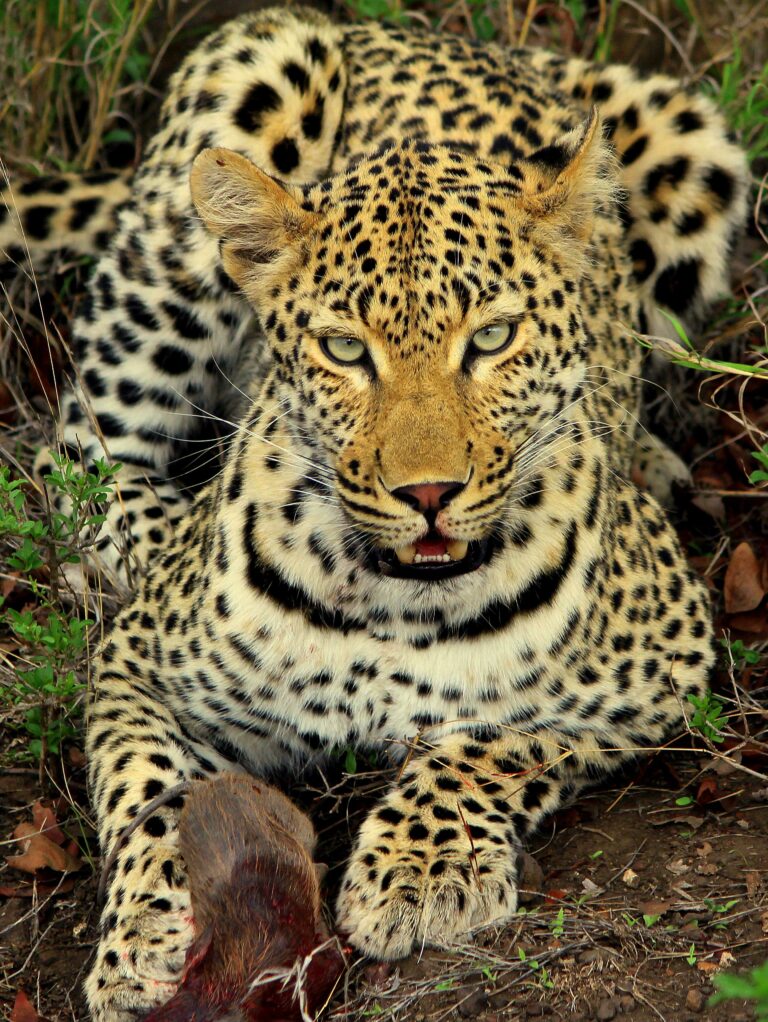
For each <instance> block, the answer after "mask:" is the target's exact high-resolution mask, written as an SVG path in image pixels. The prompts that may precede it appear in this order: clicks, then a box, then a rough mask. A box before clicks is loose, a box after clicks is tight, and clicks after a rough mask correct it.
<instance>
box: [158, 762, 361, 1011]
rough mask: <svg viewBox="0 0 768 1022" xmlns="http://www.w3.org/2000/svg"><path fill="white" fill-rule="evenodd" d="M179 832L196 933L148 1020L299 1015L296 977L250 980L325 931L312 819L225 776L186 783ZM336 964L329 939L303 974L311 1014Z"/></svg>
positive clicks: (278, 797)
mask: <svg viewBox="0 0 768 1022" xmlns="http://www.w3.org/2000/svg"><path fill="white" fill-rule="evenodd" d="M179 838H180V847H181V852H182V855H183V857H184V860H185V862H186V864H187V870H188V873H189V883H190V890H191V897H192V909H193V913H194V919H195V930H196V934H197V936H196V939H195V942H194V943H193V944H192V946H191V947H190V949H189V952H188V954H187V963H186V966H185V971H184V976H183V979H182V981H181V984H180V986H179V989H178V991H177V992H176V994H175V995H174V996H173V997H172V998H171V999H170V1000H169V1001H168V1002H167V1003H166V1004H164V1005H162V1006H161V1007H159V1008H156V1009H155V1010H154V1011H153V1012H151V1013H150V1015H149V1016H147V1019H146V1020H145V1022H209V1020H210V1022H214V1020H216V1019H222V1020H223V1019H225V1018H226V1019H227V1020H232V1022H240V1020H243V1022H277V1020H281V1022H293V1020H294V1019H295V1020H297V1022H298V1020H300V1019H301V1012H300V1009H299V1004H298V1001H297V1000H296V999H295V998H294V981H293V979H291V980H290V981H289V982H288V983H287V984H286V985H285V987H283V985H282V983H281V982H280V981H279V980H278V981H272V982H268V983H265V984H263V985H257V986H253V987H252V984H253V983H254V981H255V980H258V978H259V977H260V976H261V975H263V973H265V972H266V971H268V970H280V969H282V970H288V969H290V968H291V967H292V966H293V965H294V963H295V962H296V961H297V959H298V960H302V959H304V958H306V957H307V956H308V955H310V954H311V953H312V952H313V951H315V950H316V949H317V948H318V947H319V946H320V945H322V944H323V943H324V942H325V941H326V940H327V939H328V933H327V930H326V929H325V927H324V925H323V922H322V919H321V915H320V908H321V902H320V890H319V883H318V874H317V868H316V867H315V864H314V863H313V861H312V852H313V851H314V846H315V834H314V830H313V829H312V824H311V823H310V821H309V819H308V818H307V817H306V816H305V815H304V814H303V813H302V812H300V811H299V810H298V809H297V808H296V806H294V805H293V803H292V802H291V801H290V800H289V799H288V798H286V796H285V795H283V794H282V793H281V792H279V791H277V790H276V789H275V788H272V787H270V786H269V785H267V784H263V783H261V782H260V781H258V782H257V781H254V780H252V779H251V778H247V777H241V776H237V775H234V774H227V775H223V776H222V777H219V778H216V779H215V780H212V781H199V782H195V783H194V784H192V785H191V787H190V792H189V794H188V796H187V801H186V804H185V807H184V810H183V812H182V815H181V820H180V823H179ZM343 968H344V958H343V955H342V952H341V951H340V950H339V947H338V946H337V945H336V944H335V943H329V944H328V946H327V947H326V948H323V949H322V950H321V951H317V952H316V954H315V955H314V956H313V957H312V960H311V964H310V965H309V968H308V969H307V972H306V978H305V982H304V989H305V992H306V997H307V1009H308V1011H309V1012H310V1013H311V1014H314V1013H315V1012H317V1011H318V1010H319V1009H320V1008H321V1007H322V1006H323V1004H324V1003H325V1001H326V999H327V997H328V996H329V994H330V993H331V991H332V989H333V987H334V985H335V983H336V981H337V980H338V978H339V976H340V975H341V972H342V970H343Z"/></svg>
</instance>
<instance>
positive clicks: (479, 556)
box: [369, 531, 492, 582]
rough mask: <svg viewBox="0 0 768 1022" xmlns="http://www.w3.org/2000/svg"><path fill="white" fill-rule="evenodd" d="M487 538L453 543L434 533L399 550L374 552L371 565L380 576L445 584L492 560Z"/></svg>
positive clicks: (376, 550) (375, 550) (371, 555)
mask: <svg viewBox="0 0 768 1022" xmlns="http://www.w3.org/2000/svg"><path fill="white" fill-rule="evenodd" d="M491 553H492V548H491V543H489V541H488V540H487V539H480V540H472V541H471V542H466V541H464V540H449V539H446V538H445V537H444V536H441V535H440V533H438V532H435V531H430V532H428V533H427V535H426V536H424V537H422V538H421V539H420V540H417V541H416V542H415V543H409V544H408V545H407V546H403V547H399V548H398V549H396V550H379V549H374V550H373V551H372V552H371V554H370V557H369V563H370V566H371V568H372V570H374V571H375V572H377V574H379V575H385V576H386V577H388V578H409V579H414V580H415V581H419V582H441V581H442V580H443V579H446V578H456V577H457V576H458V575H467V574H469V572H472V571H477V569H478V568H480V567H482V566H483V565H484V564H486V563H487V562H488V560H489V559H490V557H491Z"/></svg>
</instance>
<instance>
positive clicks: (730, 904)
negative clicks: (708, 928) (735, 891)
mask: <svg viewBox="0 0 768 1022" xmlns="http://www.w3.org/2000/svg"><path fill="white" fill-rule="evenodd" d="M704 904H705V906H706V907H707V909H708V910H709V911H710V912H711V913H712V914H713V915H714V916H715V917H717V916H725V915H727V914H728V913H729V912H730V911H731V909H732V908H734V907H735V906H736V905H738V904H739V899H738V898H732V899H731V900H730V901H724V902H722V903H720V902H717V901H713V900H712V898H705V899H704ZM727 928H728V921H727V920H725V919H722V920H720V921H715V922H713V923H712V929H713V930H725V929H727Z"/></svg>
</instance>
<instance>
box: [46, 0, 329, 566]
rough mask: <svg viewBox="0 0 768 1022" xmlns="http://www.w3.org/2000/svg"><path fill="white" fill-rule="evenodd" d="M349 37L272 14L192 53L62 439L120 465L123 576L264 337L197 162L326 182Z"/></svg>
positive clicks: (112, 261)
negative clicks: (175, 470) (221, 243)
mask: <svg viewBox="0 0 768 1022" xmlns="http://www.w3.org/2000/svg"><path fill="white" fill-rule="evenodd" d="M337 37H338V30H337V29H336V28H335V27H334V26H333V25H331V23H330V22H329V21H327V19H325V18H324V17H323V16H322V15H319V14H316V13H313V12H311V11H304V12H299V13H298V14H297V13H294V12H290V11H285V10H280V9H278V8H275V9H272V10H268V11H261V12H257V13H254V14H251V15H245V16H243V17H242V18H240V19H236V20H235V21H233V22H232V23H230V24H228V25H225V26H224V27H223V28H222V29H221V30H219V31H218V32H216V33H215V34H214V35H213V36H211V37H209V38H208V39H206V40H205V41H204V42H203V43H202V44H201V46H200V47H198V49H197V50H195V51H194V52H193V53H192V54H190V56H189V57H188V58H187V59H186V60H185V62H184V63H183V64H182V66H181V68H180V70H179V71H178V72H177V74H175V75H174V76H173V78H172V80H171V83H170V87H169V93H168V96H167V98H166V100H165V102H164V104H163V107H162V110H161V115H160V129H159V131H158V133H157V135H156V136H155V137H154V138H153V140H152V142H151V143H150V145H149V146H148V148H147V151H146V156H145V159H144V162H143V163H142V165H141V167H140V168H139V170H138V171H137V173H136V176H135V179H134V182H133V188H132V195H131V198H130V199H129V200H128V201H127V202H126V203H125V204H124V205H123V208H122V209H121V210H120V213H119V216H118V223H117V228H116V231H115V236H114V239H113V241H112V244H111V246H110V248H109V250H108V251H107V252H106V253H105V254H104V255H103V256H102V257H101V258H100V260H99V261H98V263H97V265H96V267H95V269H94V271H93V274H92V277H91V281H90V285H89V293H88V296H87V300H86V301H85V302H84V303H83V310H82V312H81V313H80V315H79V316H78V317H77V319H76V321H75V324H74V327H73V336H74V340H75V349H76V350H75V353H76V362H77V366H76V385H75V387H74V390H73V391H72V392H70V393H68V394H67V396H66V397H65V399H64V401H63V407H62V426H61V441H62V445H63V446H64V447H65V449H66V450H67V452H68V453H70V454H71V455H73V456H74V457H79V456H80V455H82V458H83V460H84V462H85V463H86V464H89V463H90V462H92V461H93V460H94V459H96V458H100V457H105V456H106V457H107V458H108V459H109V460H110V461H112V462H120V463H121V464H122V465H123V470H122V473H121V474H120V476H119V477H118V482H119V486H120V489H121V491H122V492H121V493H118V494H117V499H116V501H115V504H114V506H113V508H112V509H111V510H110V512H109V514H108V516H107V521H106V523H105V526H104V536H105V540H106V542H105V543H103V544H101V549H100V550H99V554H100V556H101V558H102V559H103V560H104V561H105V562H107V564H108V565H109V566H111V567H113V568H114V570H115V571H116V572H117V573H118V575H120V576H121V577H123V578H125V577H126V575H127V567H128V566H129V564H130V559H132V560H133V561H134V564H143V563H146V561H147V559H148V557H149V556H150V555H151V553H152V551H153V550H156V549H157V548H158V547H162V546H163V545H164V543H165V541H166V537H167V532H168V525H171V526H172V525H173V523H174V521H175V518H176V517H177V512H178V511H180V510H181V508H180V507H179V506H178V504H176V505H173V504H171V503H170V502H169V500H168V497H169V496H170V495H172V493H173V489H174V480H172V479H171V478H169V476H170V474H171V470H169V467H168V466H169V462H171V461H172V460H173V458H174V456H175V452H176V451H177V449H178V447H179V446H180V445H181V446H183V445H184V443H195V442H197V438H198V437H199V426H200V424H201V423H202V422H206V420H207V419H208V421H210V420H209V418H208V417H210V416H211V415H212V414H214V413H215V410H216V408H218V407H219V405H220V403H221V399H222V396H223V395H224V394H226V392H227V391H228V390H229V389H230V388H232V387H237V386H239V385H240V383H239V381H238V380H234V381H232V380H231V376H232V372H233V371H234V370H235V367H236V366H237V363H238V360H239V358H240V350H241V347H242V346H243V345H244V344H247V343H249V342H251V341H252V342H254V343H258V331H254V329H253V318H252V313H251V311H250V309H249V308H248V307H247V306H246V304H245V302H244V301H243V300H242V299H241V297H240V296H239V294H238V293H236V290H237V289H236V287H235V285H234V284H233V282H232V281H231V280H229V279H228V278H227V277H226V275H225V274H224V272H223V270H222V269H221V266H220V259H219V253H218V243H217V241H216V240H215V239H214V238H213V237H212V236H211V235H209V234H208V232H207V230H206V228H205V227H204V225H203V224H202V223H201V221H200V219H199V217H198V215H197V213H196V212H195V210H194V208H193V207H192V204H191V198H190V191H189V170H190V167H191V164H192V161H193V160H194V158H195V156H196V155H197V154H198V153H199V152H200V151H201V150H202V149H205V148H207V147H213V146H223V147H228V148H231V149H236V150H238V151H240V152H243V153H245V154H247V155H248V156H249V157H250V158H251V159H252V160H253V161H254V162H255V163H257V164H258V165H259V166H261V167H263V168H264V169H265V170H266V171H268V172H269V173H271V174H273V175H275V176H279V177H281V178H282V179H285V180H287V181H289V182H293V183H297V182H302V181H312V180H316V179H317V178H318V176H319V175H321V174H322V173H324V172H325V171H326V170H327V168H328V166H329V164H330V161H331V158H332V155H333V152H334V148H335V146H336V144H337V142H336V134H337V129H338V127H339V124H340V120H341V115H342V107H343V97H344V85H345V72H344V64H343V55H342V52H341V48H340V45H339V41H338V38H337ZM213 57H215V59H213ZM297 80H300V81H301V88H298V87H297V85H296V81H297ZM220 426H221V428H222V431H223V432H224V433H225V434H226V433H231V432H232V431H233V430H234V429H235V428H236V425H235V423H234V422H232V423H226V422H220ZM166 484H168V485H166ZM126 545H127V546H128V548H129V552H130V559H126V556H125V547H126Z"/></svg>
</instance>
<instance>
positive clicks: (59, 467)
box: [0, 451, 119, 775]
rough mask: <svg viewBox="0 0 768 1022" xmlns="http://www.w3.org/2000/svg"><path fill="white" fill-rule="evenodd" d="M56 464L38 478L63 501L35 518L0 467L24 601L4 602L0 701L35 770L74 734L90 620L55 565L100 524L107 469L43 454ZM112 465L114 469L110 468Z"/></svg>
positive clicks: (25, 494) (12, 562)
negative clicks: (9, 663)
mask: <svg viewBox="0 0 768 1022" xmlns="http://www.w3.org/2000/svg"><path fill="white" fill-rule="evenodd" d="M51 457H52V458H53V460H54V462H55V464H56V469H55V470H54V471H53V472H51V473H50V474H49V475H48V476H46V479H45V482H46V484H47V486H48V492H49V493H50V494H58V495H60V496H61V497H63V498H64V505H65V507H66V510H61V511H53V510H50V509H49V510H48V511H47V512H46V513H45V514H43V515H42V516H40V515H39V509H35V508H33V507H32V506H30V501H29V484H28V483H27V482H26V481H25V480H23V479H20V478H14V477H13V475H12V474H11V471H10V469H9V468H8V467H7V466H2V467H0V542H2V543H3V545H4V546H5V547H6V548H10V553H9V554H8V555H7V557H6V558H5V560H6V563H7V564H8V566H9V568H10V569H11V570H12V571H14V572H17V573H18V583H17V584H19V585H21V586H23V587H26V588H27V589H28V592H29V600H28V601H25V603H24V605H23V606H22V607H21V609H14V608H11V607H4V606H3V604H4V600H3V599H2V598H0V625H2V626H4V627H5V629H7V631H8V632H9V633H10V637H11V639H12V643H13V645H15V646H17V647H18V649H19V650H20V651H23V652H18V653H16V654H15V655H14V661H13V676H12V679H13V680H12V681H11V682H10V683H9V684H7V685H4V686H3V687H2V688H0V706H1V707H2V708H3V709H5V710H9V709H10V710H12V711H14V713H16V712H17V711H21V714H22V723H21V724H20V725H12V726H16V727H17V728H19V729H20V730H22V731H23V732H26V734H27V735H28V737H29V742H28V744H27V746H26V749H25V750H24V751H23V752H22V753H21V756H22V758H25V759H36V760H38V762H39V764H40V770H41V775H42V773H43V772H44V769H45V766H46V763H47V760H48V757H49V756H57V755H59V753H60V752H61V745H62V742H64V741H65V740H66V739H68V738H71V737H73V736H74V735H75V734H76V727H75V725H74V717H75V716H76V715H77V712H78V707H79V699H78V696H79V694H80V693H81V691H82V690H83V688H84V684H83V682H82V681H80V679H79V677H78V673H77V667H78V665H79V664H80V663H81V661H82V659H83V657H84V655H85V654H86V653H87V647H88V629H89V627H90V626H91V625H92V624H93V621H92V620H91V619H90V618H88V617H86V616H84V615H83V614H82V613H81V609H80V608H73V606H72V600H71V599H68V598H66V594H64V593H62V592H61V590H60V587H59V569H60V567H61V565H65V564H77V563H79V562H80V561H81V559H82V556H83V554H84V552H85V551H86V549H87V548H88V546H89V545H90V543H91V542H92V540H93V535H94V532H93V530H94V528H95V527H97V526H99V525H100V524H101V523H102V522H103V521H104V516H103V515H102V514H101V513H100V512H99V511H98V508H97V505H98V504H99V503H101V502H103V501H105V500H106V499H107V498H108V497H109V495H110V493H111V487H110V486H109V485H108V480H109V478H110V476H111V475H112V474H113V472H114V471H115V468H113V467H111V466H110V465H108V464H107V463H106V462H104V461H98V462H96V464H95V466H94V471H93V472H83V471H81V470H80V469H79V468H78V467H77V466H76V465H75V464H74V463H73V462H72V461H69V460H68V459H67V458H65V457H63V456H61V455H59V454H57V453H56V452H53V451H52V452H51ZM118 467H119V466H118Z"/></svg>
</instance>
